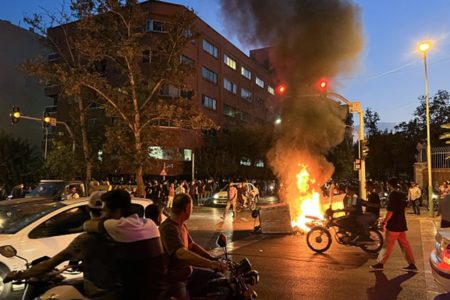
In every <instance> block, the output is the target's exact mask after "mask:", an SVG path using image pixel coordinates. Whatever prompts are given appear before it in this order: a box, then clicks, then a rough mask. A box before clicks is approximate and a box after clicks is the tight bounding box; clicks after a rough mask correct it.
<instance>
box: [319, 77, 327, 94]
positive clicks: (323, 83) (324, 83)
mask: <svg viewBox="0 0 450 300" xmlns="http://www.w3.org/2000/svg"><path fill="white" fill-rule="evenodd" d="M317 89H318V90H319V91H320V92H321V93H324V92H326V91H327V89H328V81H327V80H326V79H323V78H322V79H320V80H319V81H318V82H317Z"/></svg>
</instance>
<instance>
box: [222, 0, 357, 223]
mask: <svg viewBox="0 0 450 300" xmlns="http://www.w3.org/2000/svg"><path fill="white" fill-rule="evenodd" d="M221 5H222V11H223V15H224V18H225V21H226V24H227V25H228V28H229V29H230V33H236V34H237V35H238V38H239V40H240V41H241V42H242V43H244V44H246V45H248V46H252V47H266V46H270V48H269V51H270V53H269V59H270V64H271V66H272V68H273V69H274V70H275V72H276V75H277V77H278V78H279V79H280V81H283V82H285V83H286V84H287V86H288V92H287V95H286V96H285V97H284V100H283V106H282V110H281V112H280V114H281V119H282V120H283V121H282V122H281V124H280V125H279V128H278V132H279V134H278V136H276V137H275V142H274V146H273V148H272V149H271V150H270V151H269V153H268V160H269V162H270V165H271V167H272V169H273V170H274V173H275V174H276V176H277V177H278V179H279V180H280V182H281V183H282V185H283V191H282V193H281V195H280V196H281V198H282V199H283V200H284V201H286V202H288V203H289V204H290V207H291V212H292V216H293V220H294V222H293V226H298V227H299V228H301V229H303V230H306V228H307V227H306V226H305V223H306V221H305V216H306V215H313V216H316V217H320V218H321V217H322V215H323V214H322V209H323V208H322V205H321V200H320V194H319V193H318V192H317V191H319V188H318V187H319V186H321V185H322V184H324V183H325V182H326V181H327V180H328V179H329V178H330V177H331V176H332V175H333V172H334V166H333V165H332V164H331V163H330V162H328V161H327V160H326V158H325V155H326V154H327V153H328V151H330V149H332V148H333V147H335V146H336V145H338V144H339V143H341V142H342V141H343V138H344V132H345V123H344V119H345V117H346V113H347V112H346V111H345V110H344V109H342V108H341V106H340V105H339V104H338V103H336V102H334V101H332V100H328V99H323V98H320V97H310V96H305V95H311V94H313V93H315V92H314V91H313V89H314V83H315V82H317V81H318V80H319V79H320V78H328V79H333V78H336V76H337V75H339V74H342V73H346V72H349V71H351V70H353V69H354V68H355V67H357V65H358V63H357V57H358V54H359V53H360V52H361V50H362V48H363V37H362V28H361V24H360V10H359V8H358V7H357V6H356V5H355V4H354V3H353V2H352V1H350V0H280V1H272V0H222V1H221ZM299 165H300V166H301V167H300V169H299ZM306 174H307V175H306ZM305 178H307V179H305ZM299 184H300V187H299Z"/></svg>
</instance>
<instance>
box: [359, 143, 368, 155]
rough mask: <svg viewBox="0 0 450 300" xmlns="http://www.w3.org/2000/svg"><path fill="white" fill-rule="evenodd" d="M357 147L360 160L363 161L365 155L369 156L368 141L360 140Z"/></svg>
mask: <svg viewBox="0 0 450 300" xmlns="http://www.w3.org/2000/svg"><path fill="white" fill-rule="evenodd" d="M359 146H360V150H359V151H360V154H361V159H365V158H366V157H367V155H369V141H367V140H360V141H359Z"/></svg>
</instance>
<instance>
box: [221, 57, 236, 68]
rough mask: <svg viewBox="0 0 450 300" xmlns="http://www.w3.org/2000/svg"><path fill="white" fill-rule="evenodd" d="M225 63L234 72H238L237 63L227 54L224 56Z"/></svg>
mask: <svg viewBox="0 0 450 300" xmlns="http://www.w3.org/2000/svg"><path fill="white" fill-rule="evenodd" d="M223 62H224V63H225V64H226V65H227V66H229V67H230V68H232V69H233V70H236V61H235V60H234V59H232V58H231V57H229V56H228V55H226V54H224V55H223Z"/></svg>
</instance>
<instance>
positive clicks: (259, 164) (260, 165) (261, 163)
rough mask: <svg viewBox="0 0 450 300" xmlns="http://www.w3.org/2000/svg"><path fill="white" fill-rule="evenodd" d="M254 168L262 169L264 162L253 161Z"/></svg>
mask: <svg viewBox="0 0 450 300" xmlns="http://www.w3.org/2000/svg"><path fill="white" fill-rule="evenodd" d="M255 167H257V168H264V162H263V161H262V160H260V159H258V160H257V161H255Z"/></svg>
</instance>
